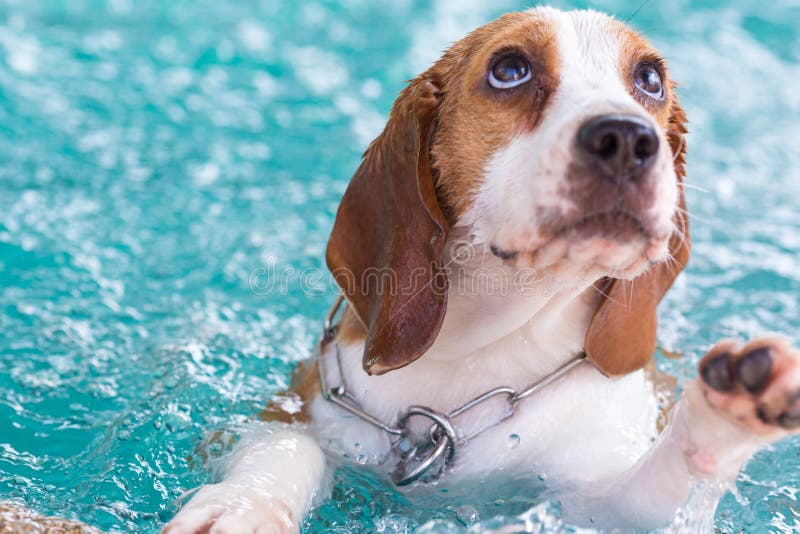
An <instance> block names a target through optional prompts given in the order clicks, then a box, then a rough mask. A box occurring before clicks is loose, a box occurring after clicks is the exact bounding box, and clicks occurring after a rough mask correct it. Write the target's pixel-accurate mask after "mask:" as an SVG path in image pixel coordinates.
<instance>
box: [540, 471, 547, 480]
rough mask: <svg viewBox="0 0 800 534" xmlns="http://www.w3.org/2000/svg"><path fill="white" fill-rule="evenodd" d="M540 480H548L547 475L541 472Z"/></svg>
mask: <svg viewBox="0 0 800 534" xmlns="http://www.w3.org/2000/svg"><path fill="white" fill-rule="evenodd" d="M539 480H541V481H542V482H544V481H546V480H547V475H546V474H545V473H539Z"/></svg>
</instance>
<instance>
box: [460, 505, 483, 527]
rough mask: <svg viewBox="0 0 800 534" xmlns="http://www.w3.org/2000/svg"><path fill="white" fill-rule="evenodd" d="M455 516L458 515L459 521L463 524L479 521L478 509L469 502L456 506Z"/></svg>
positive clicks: (468, 524) (467, 524)
mask: <svg viewBox="0 0 800 534" xmlns="http://www.w3.org/2000/svg"><path fill="white" fill-rule="evenodd" d="M456 517H458V520H459V521H461V522H462V523H463V524H464V525H465V526H470V525H474V524H475V523H477V522H478V521H480V515H479V514H478V510H476V509H475V507H474V506H470V505H469V504H465V505H463V506H459V507H458V508H456Z"/></svg>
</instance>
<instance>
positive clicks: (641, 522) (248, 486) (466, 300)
mask: <svg viewBox="0 0 800 534" xmlns="http://www.w3.org/2000/svg"><path fill="white" fill-rule="evenodd" d="M536 13H537V14H539V15H541V14H545V15H546V16H548V17H551V18H552V19H553V20H554V21H555V23H556V24H557V28H558V47H559V50H560V53H561V62H562V67H561V76H562V79H561V85H560V87H559V88H558V90H557V93H556V94H555V95H554V96H553V101H552V104H551V105H550V107H549V109H548V111H547V113H546V116H545V117H544V119H543V121H542V123H541V125H540V127H539V128H538V129H537V130H536V131H535V132H533V133H530V134H525V135H521V136H519V137H517V138H516V139H514V140H512V141H511V142H510V143H509V144H508V145H507V146H506V147H505V148H503V149H501V150H500V151H498V152H497V154H495V155H494V156H493V157H492V158H491V160H490V161H489V162H488V164H487V166H486V173H485V180H484V186H483V189H482V190H481V191H480V192H479V194H478V196H477V199H476V200H475V202H474V205H473V207H472V209H471V210H469V212H468V213H467V215H466V216H465V218H464V219H463V220H462V221H460V224H459V225H458V227H457V228H456V229H455V230H454V232H453V234H452V235H451V238H450V242H449V246H448V255H449V256H448V261H449V263H450V264H451V266H453V267H455V269H454V270H453V272H454V274H453V277H452V278H451V286H450V287H451V289H450V294H449V299H448V309H447V314H446V316H445V319H444V324H443V327H442V329H441V331H440V333H439V335H438V337H437V339H436V341H435V342H434V345H433V346H432V347H431V348H430V349H429V351H428V352H427V353H426V354H425V355H424V356H423V357H422V358H420V359H419V360H417V361H415V362H414V363H412V364H410V365H408V366H407V367H404V368H402V369H399V370H395V371H393V372H390V373H387V374H386V375H382V376H369V375H367V374H366V373H365V372H364V371H363V369H362V366H361V360H362V355H363V345H362V344H361V343H358V344H354V345H343V346H342V347H341V349H342V352H341V358H342V364H343V365H342V367H343V369H342V370H343V373H344V376H345V378H346V380H347V382H348V384H349V387H350V390H351V392H352V393H353V394H354V395H355V396H356V397H357V398H358V399H359V401H360V402H361V404H362V405H363V406H365V407H367V408H368V409H369V411H370V412H371V413H373V414H374V415H375V416H377V417H378V418H381V419H383V420H386V421H392V420H394V419H395V418H396V417H397V415H398V414H399V413H400V412H402V411H403V410H404V409H405V408H407V407H408V406H409V405H411V404H423V405H426V406H429V407H431V408H434V409H436V410H440V411H442V412H448V411H450V410H452V409H453V408H455V407H457V406H459V405H460V404H462V403H463V402H465V401H466V400H468V399H471V398H473V397H474V396H476V395H478V394H480V393H483V392H485V391H487V390H489V389H491V388H495V387H498V386H512V387H523V386H525V385H527V384H530V383H532V382H534V381H536V380H538V379H540V378H542V377H544V376H545V375H547V374H549V373H551V372H552V371H554V370H555V369H557V368H558V367H560V366H561V365H563V364H564V363H565V362H567V361H568V360H570V359H571V358H572V357H573V356H574V355H575V354H577V353H578V352H580V351H581V350H582V347H583V343H584V337H585V333H586V330H587V328H588V325H589V321H590V319H591V316H592V313H593V310H595V309H596V307H597V304H598V299H599V294H598V293H597V292H596V291H595V290H594V289H592V288H591V285H592V283H593V282H594V281H595V280H597V279H598V278H600V277H602V276H605V275H609V274H612V273H611V271H613V270H615V269H616V268H617V267H620V266H621V265H617V266H615V265H612V263H611V260H610V259H608V258H605V259H604V257H603V256H602V251H601V252H597V251H594V252H590V253H587V252H586V251H585V250H583V251H581V250H578V249H576V250H575V251H573V252H571V254H573V253H574V254H573V255H572V256H571V257H570V258H571V259H570V261H567V262H557V263H552V264H550V265H549V266H548V267H547V268H545V269H543V270H539V271H535V272H533V273H531V276H529V277H526V278H524V279H523V280H521V281H520V280H517V277H518V274H519V272H520V268H519V266H516V267H510V266H508V265H507V264H505V263H503V262H501V261H500V260H498V259H497V258H495V257H494V256H492V255H491V254H488V253H487V251H486V247H485V245H487V244H489V243H494V242H498V241H500V242H501V243H502V244H503V245H505V246H507V247H508V248H525V247H529V248H533V247H535V246H537V243H538V241H537V239H539V237H540V236H538V235H537V232H536V231H535V229H536V228H537V221H536V220H535V216H534V214H535V212H536V208H537V207H541V206H549V207H554V206H556V207H559V208H560V209H562V210H567V209H570V208H571V206H570V205H569V201H568V200H566V199H564V198H563V197H562V195H561V194H560V193H559V187H560V185H562V181H563V180H564V169H565V166H566V165H567V163H568V161H569V158H570V157H571V156H570V153H569V147H570V146H571V143H572V139H574V137H575V135H576V129H577V127H578V125H579V124H581V123H583V122H584V121H585V120H586V119H587V118H589V117H591V116H594V115H597V114H601V113H609V112H625V113H635V114H638V115H640V116H642V117H645V118H648V115H647V114H646V112H645V111H644V110H643V109H642V108H641V106H640V105H639V104H638V103H637V102H636V101H635V100H634V99H633V98H632V97H631V96H630V95H629V94H628V91H627V89H626V88H625V86H624V84H623V82H622V81H621V79H620V72H619V68H618V58H619V46H620V44H619V42H618V41H617V38H616V37H615V36H614V35H613V34H612V33H610V32H608V31H606V30H607V25H608V23H609V19H608V18H607V17H605V16H603V15H599V14H597V13H592V12H572V13H562V12H559V11H555V10H551V9H539V10H537V11H536ZM648 120H651V119H649V118H648ZM661 135H662V141H665V140H664V139H663V132H662V133H661ZM656 172H657V173H658V176H659V178H658V179H659V191H658V201H657V203H656V204H655V205H654V206H653V207H652V209H653V210H654V213H655V214H656V216H657V217H658V219H659V220H660V221H661V222H662V224H663V230H664V233H665V234H669V229H670V226H669V225H670V220H671V217H672V213H673V210H674V207H675V203H676V200H677V187H676V183H675V181H676V178H675V174H674V171H673V170H672V165H671V155H670V154H669V149H668V148H667V143H666V142H662V153H661V154H660V156H659V161H658V163H657V169H656ZM523 228H527V229H531V231H530V232H523V231H521V230H520V229H523ZM464 243H466V247H463V246H462V245H463V244H464ZM563 246H565V247H566V246H567V245H566V244H565V245H563ZM605 246H610V245H605ZM614 247H615V248H614V249H613V250H612V251H611V252H612V253H613V254H612V255H614V256H615V257H617V258H618V260H617V261H618V263H631V262H633V261H634V260H635V259H636V257H639V256H641V254H642V250H641V249H636V250H633V249H631V248H630V247H629V246H626V245H624V244H618V245H614ZM566 252H567V251H566V248H565V249H564V251H563V253H566ZM553 254H554V256H558V255H559V253H557V252H554V253H553ZM619 258H622V259H619ZM486 272H489V273H492V276H496V277H498V278H493V279H492V280H490V281H486V283H484V284H478V286H477V289H476V288H475V287H473V285H472V283H473V282H475V280H476V279H479V278H481V277H482V276H483V274H485V273H486ZM503 287H505V288H506V290H503ZM327 350H329V351H330V350H333V346H332V345H329V347H328V349H327ZM324 356H325V357H328V358H329V357H330V356H331V354H326V355H324ZM502 408H504V406H500V405H498V404H490V405H482V406H481V407H480V408H479V409H477V410H474V411H472V412H470V413H469V414H468V415H465V416H463V417H460V418H458V419H456V425H457V427H458V428H459V429H460V430H461V431H462V432H464V433H469V432H470V431H471V430H475V429H478V428H482V427H483V426H484V425H485V424H486V422H488V421H492V420H494V418H495V417H496V416H497V414H498V412H499V410H501V409H502ZM311 413H312V421H313V423H312V426H311V427H310V428H309V429H302V428H293V429H292V428H282V429H279V430H278V431H276V433H274V434H273V435H271V436H270V437H269V438H268V439H267V440H265V442H264V444H263V445H259V446H249V447H244V448H243V449H242V450H241V451H240V452H239V453H238V455H237V456H236V459H235V460H234V461H233V463H232V467H231V470H230V474H229V476H228V478H226V479H225V480H224V481H223V482H222V483H221V484H220V485H218V486H212V487H211V488H213V489H208V488H206V489H204V490H201V492H200V493H199V494H198V496H197V497H195V499H193V500H192V501H191V502H190V503H189V505H187V507H185V508H184V510H183V511H182V512H181V513H180V514H179V515H178V517H177V518H176V519H175V520H174V522H173V523H171V526H170V527H169V528H171V529H172V530H171V531H172V532H193V531H194V530H192V528H191V526H192V525H195V524H197V523H198V522H201V521H211V519H209V518H210V517H211V515H210V514H209V513H208V512H204V510H209V509H211V510H217V511H218V512H219V514H222V517H223V518H228V519H227V520H228V521H229V523H228V524H229V525H231V528H232V529H234V530H235V528H236V526H237V522H236V519H237V517H238V518H242V520H241V521H240V522H239V523H238V525H239V526H240V527H241V526H242V525H244V526H243V527H242V528H239V530H235V531H237V532H238V531H242V532H244V531H247V532H252V531H254V529H251V528H250V525H251V524H253V522H255V524H258V525H261V527H260V528H263V529H264V530H263V531H264V532H282V531H291V530H292V529H296V528H297V525H296V524H295V525H291V526H286V525H285V523H282V522H281V520H280V515H281V514H280V513H277V514H276V513H275V511H274V510H275V509H277V510H278V511H280V507H281V506H284V507H288V508H289V509H290V510H291V513H292V514H293V515H294V517H295V518H296V519H299V518H300V517H302V514H303V512H304V510H305V507H306V506H307V505H308V503H309V502H310V499H311V496H312V494H313V492H314V490H318V489H319V488H320V487H321V480H322V467H321V466H322V462H323V459H322V453H321V448H324V449H326V450H328V451H329V452H331V453H335V454H339V455H344V454H347V455H348V456H350V457H354V458H357V459H358V460H359V462H362V463H368V464H371V465H374V466H378V468H380V469H383V470H385V471H389V470H391V468H392V465H393V464H392V460H393V457H392V455H391V451H390V443H389V439H388V438H387V436H386V435H385V434H384V433H382V432H380V431H378V430H376V429H375V428H373V427H371V426H370V425H368V424H367V423H365V422H363V421H360V420H358V419H356V418H354V417H352V416H351V415H349V414H347V413H345V412H343V411H342V410H341V409H339V408H337V407H336V406H334V405H332V404H330V403H328V402H326V401H325V400H324V399H322V398H317V399H316V400H315V401H314V402H313V404H312V406H311ZM656 419H657V406H656V401H655V398H654V395H653V392H652V386H651V384H649V383H648V382H647V380H646V379H645V376H644V373H643V372H641V371H639V372H635V373H632V374H630V375H627V376H625V377H623V378H618V379H613V380H612V379H609V378H606V377H605V376H603V375H602V374H601V373H600V372H599V371H597V370H596V369H595V368H593V367H592V366H590V365H589V364H586V363H584V364H581V365H580V366H579V367H578V368H576V369H574V370H572V371H571V372H570V373H569V374H568V375H567V376H565V377H564V378H562V379H561V380H560V381H558V382H556V383H554V384H551V385H550V386H548V387H547V388H546V389H545V390H543V391H541V392H540V393H538V394H536V395H535V396H534V397H532V398H530V399H528V400H526V401H524V402H523V403H521V404H520V405H519V406H518V413H517V414H516V415H515V416H514V417H513V418H511V419H509V420H507V421H505V422H504V423H502V424H500V425H498V426H496V427H494V428H492V429H491V430H489V431H487V432H485V433H483V434H481V435H480V436H478V437H477V438H475V439H474V440H472V441H471V442H470V443H468V444H467V446H466V447H464V448H463V449H462V450H461V452H460V453H459V456H458V457H457V461H456V463H455V465H453V466H452V469H451V470H450V472H449V473H448V474H447V475H446V477H445V479H444V480H443V481H442V484H447V485H453V486H457V485H458V484H462V483H464V482H465V481H466V482H469V481H470V480H477V479H481V478H483V477H486V476H489V475H491V476H492V477H495V478H498V479H499V480H502V478H503V476H507V475H503V473H513V474H514V475H515V476H516V477H517V478H518V477H519V475H520V474H525V473H527V475H528V476H529V478H530V479H531V480H532V481H535V480H537V479H538V477H539V475H542V474H544V475H546V477H547V480H548V481H550V482H551V483H552V486H553V487H554V488H555V489H556V490H561V496H562V498H563V503H564V505H565V511H566V513H567V514H568V516H569V517H570V519H571V520H574V521H576V522H581V523H588V522H589V519H590V518H593V520H594V521H595V522H594V523H593V525H594V526H602V525H606V526H609V525H611V526H624V527H625V526H627V527H637V528H642V527H648V528H650V527H655V526H659V525H661V524H663V523H665V522H669V520H670V518H671V517H672V516H673V515H674V514H675V511H676V510H677V508H678V507H679V506H680V505H681V504H682V503H683V502H684V501H685V500H686V499H687V497H688V495H689V492H690V489H691V488H692V486H693V485H694V482H695V477H697V476H705V477H706V478H709V479H711V480H715V481H724V480H729V479H730V478H731V477H732V476H735V474H736V472H737V471H738V469H739V467H740V466H741V464H742V462H743V461H744V460H745V459H746V458H747V456H749V454H750V453H752V452H753V451H754V450H755V449H756V448H757V447H758V445H759V444H760V442H759V441H758V440H754V439H750V438H749V437H746V436H743V435H740V434H743V433H742V432H739V433H737V430H736V429H734V427H733V424H732V423H729V422H728V421H727V420H726V419H725V418H724V417H723V416H721V415H720V414H718V413H716V412H715V411H714V410H712V409H710V408H709V407H708V405H707V404H706V402H705V400H704V399H703V398H702V396H701V395H698V394H697V392H696V388H695V386H692V385H690V386H689V393H688V394H687V395H686V396H685V397H684V398H683V399H682V400H681V401H680V403H679V405H678V407H677V409H676V411H675V414H674V416H673V420H672V422H671V424H670V428H669V429H668V430H667V431H666V432H665V433H664V434H662V436H661V437H659V438H658V441H657V443H656V445H653V443H652V441H653V439H655V437H656V434H657V430H656ZM308 435H310V436H313V438H314V439H313V440H312V439H309V438H308V437H307V436H308ZM512 436H517V437H518V438H519V440H518V443H517V440H516V439H515V438H514V437H512ZM720 436H722V437H723V438H724V439H723V438H721V437H720ZM728 439H730V440H732V441H733V442H734V443H731V442H729V441H728ZM698 443H700V444H701V445H702V446H704V447H710V448H713V449H714V451H715V452H719V453H720V454H722V455H723V456H724V454H725V451H732V452H731V455H730V461H729V462H728V464H726V466H725V468H724V469H721V470H720V471H719V472H717V473H712V474H708V473H706V474H703V475H698V474H697V473H696V472H695V470H693V468H692V463H691V460H690V459H689V457H688V456H687V451H690V450H693V447H694V445H693V444H698ZM734 449H735V451H734ZM419 491H424V490H419ZM276 517H278V518H277V519H276ZM212 519H213V518H212ZM192 521H194V523H192ZM212 522H213V521H212ZM187 525H189V526H187ZM223 530H224V529H223ZM234 530H231V531H234ZM212 531H213V530H212ZM221 531H222V530H221Z"/></svg>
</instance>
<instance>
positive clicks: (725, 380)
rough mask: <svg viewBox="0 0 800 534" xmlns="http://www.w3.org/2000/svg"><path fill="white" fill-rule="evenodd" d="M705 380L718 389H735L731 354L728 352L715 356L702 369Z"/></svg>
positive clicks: (701, 372)
mask: <svg viewBox="0 0 800 534" xmlns="http://www.w3.org/2000/svg"><path fill="white" fill-rule="evenodd" d="M700 374H701V376H702V377H703V381H704V382H705V383H706V384H708V385H709V386H711V387H712V388H714V389H716V390H717V391H730V390H731V389H733V376H732V375H733V373H732V372H731V355H730V354H728V353H727V352H725V353H722V354H718V355H717V356H714V357H713V358H711V359H710V360H708V362H706V364H705V365H704V366H703V368H702V369H701V370H700Z"/></svg>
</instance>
